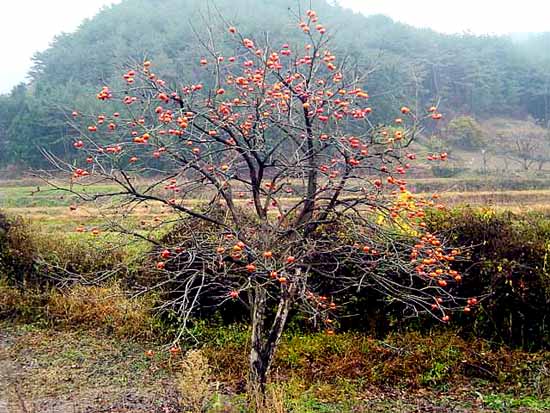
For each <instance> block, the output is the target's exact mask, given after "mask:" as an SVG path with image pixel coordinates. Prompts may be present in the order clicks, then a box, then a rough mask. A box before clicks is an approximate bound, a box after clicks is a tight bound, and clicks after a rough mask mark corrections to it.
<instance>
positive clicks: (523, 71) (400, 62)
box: [0, 0, 550, 167]
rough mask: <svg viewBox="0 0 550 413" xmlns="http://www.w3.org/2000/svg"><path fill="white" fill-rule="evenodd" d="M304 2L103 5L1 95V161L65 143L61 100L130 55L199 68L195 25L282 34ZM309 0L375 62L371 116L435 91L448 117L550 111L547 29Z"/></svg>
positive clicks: (337, 43)
mask: <svg viewBox="0 0 550 413" xmlns="http://www.w3.org/2000/svg"><path fill="white" fill-rule="evenodd" d="M306 3H308V5H309V2H305V1H296V0H275V1H274V0H270V1H267V0H231V1H229V0H217V1H213V2H211V3H209V4H210V6H208V5H205V2H204V1H202V0H169V1H160V0H124V1H122V2H121V3H120V4H118V5H114V6H111V7H109V8H105V9H103V10H102V11H101V12H100V13H98V14H97V15H96V16H95V17H94V18H92V19H89V20H87V21H85V22H83V23H82V24H81V26H80V27H79V28H78V30H77V31H76V32H74V33H71V34H60V35H59V36H57V37H56V39H55V41H54V42H53V43H52V45H51V46H50V47H49V48H48V49H47V50H44V51H43V52H40V53H37V54H36V55H35V57H34V66H33V69H32V70H31V72H30V84H29V85H27V86H25V85H21V86H19V87H17V88H15V89H14V90H13V92H12V93H11V94H10V95H7V96H1V97H0V165H4V166H5V165H8V164H22V165H27V166H34V167H39V166H44V165H45V161H44V159H43V157H42V155H41V154H40V152H39V151H37V150H36V149H37V148H39V147H47V148H48V149H50V150H53V151H54V152H56V153H63V152H64V151H66V150H67V148H66V143H65V142H64V141H63V139H62V138H63V136H64V135H66V134H67V130H66V126H65V121H64V117H63V111H64V110H69V109H71V108H72V107H75V106H79V107H82V106H83V105H84V104H87V103H88V102H87V100H86V99H87V96H90V95H91V94H90V92H93V91H94V90H96V88H97V87H98V86H100V85H103V84H105V83H112V81H113V80H115V79H118V73H119V72H120V68H121V67H122V66H123V65H124V64H126V63H129V62H132V61H141V60H142V59H143V58H144V57H147V58H149V59H152V60H154V61H155V64H156V65H157V66H159V67H160V69H159V71H160V72H162V73H163V75H164V78H166V79H168V80H174V81H176V80H179V81H182V80H184V79H196V78H198V77H199V76H200V75H199V73H198V72H197V71H196V69H195V63H196V61H197V59H199V58H200V56H201V54H202V53H203V52H202V47H201V45H200V42H199V40H198V36H199V37H200V36H204V35H205V33H206V32H207V28H208V27H212V28H213V30H214V33H215V32H216V30H219V29H220V30H221V29H223V27H220V24H219V16H223V17H224V18H225V19H226V20H228V21H230V22H232V23H233V24H235V25H238V26H239V29H240V30H241V32H242V33H243V34H246V35H249V36H250V37H254V36H261V35H262V33H269V38H270V41H271V42H272V44H274V45H276V44H279V43H281V42H292V41H293V40H294V39H295V38H296V37H293V36H296V35H297V34H299V31H296V30H292V29H293V28H292V27H289V23H288V21H289V15H290V16H293V14H294V13H295V12H296V11H298V10H299V9H300V8H305V6H306ZM313 3H314V7H315V9H316V10H317V11H318V13H319V15H320V16H322V18H323V22H324V23H325V24H326V25H327V26H328V27H330V29H331V33H335V34H334V38H333V43H334V49H336V50H337V51H339V54H340V55H347V56H348V59H349V60H350V61H351V62H353V64H355V65H356V66H357V68H358V70H360V71H362V72H366V71H370V70H373V72H372V74H371V75H370V76H369V78H368V80H367V84H366V85H365V86H366V87H367V88H368V90H369V94H370V95H371V97H372V101H373V103H372V104H373V105H375V106H376V107H377V109H378V110H377V113H376V116H375V121H379V122H386V121H388V120H391V119H393V118H394V117H395V116H396V109H398V108H399V107H400V105H402V104H403V103H405V104H413V103H416V102H418V104H419V105H430V104H432V103H433V102H435V101H437V100H439V99H440V100H441V105H440V107H441V110H442V111H443V112H444V113H445V114H446V117H447V118H452V117H453V116H454V115H459V114H471V115H474V116H475V117H477V118H490V117H506V116H511V117H515V118H525V117H526V116H528V115H529V116H532V117H533V118H534V119H536V120H538V121H540V122H541V123H543V124H544V123H547V122H548V120H549V119H550V103H549V102H550V71H549V68H550V56H549V55H548V52H547V50H546V49H547V48H546V47H545V45H546V44H547V42H546V40H547V39H548V34H540V35H531V36H525V37H521V38H520V39H518V38H507V37H491V36H482V37H477V36H473V35H467V34H465V35H443V34H440V33H436V32H434V31H431V30H427V29H416V28H413V27H411V26H407V25H404V24H401V23H396V22H394V21H392V20H391V19H390V18H388V17H385V16H371V17H365V16H362V15H359V14H355V13H353V12H351V11H350V10H346V9H343V8H341V7H339V6H333V5H329V4H328V3H327V2H325V1H324V0H316V1H314V2H313ZM219 47H220V48H222V49H223V44H222V45H219ZM92 95H93V93H92ZM89 104H92V103H91V102H90V103H89Z"/></svg>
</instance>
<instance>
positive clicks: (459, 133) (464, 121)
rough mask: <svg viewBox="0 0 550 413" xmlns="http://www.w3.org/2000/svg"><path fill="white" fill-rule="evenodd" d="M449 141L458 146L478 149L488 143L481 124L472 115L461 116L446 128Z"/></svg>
mask: <svg viewBox="0 0 550 413" xmlns="http://www.w3.org/2000/svg"><path fill="white" fill-rule="evenodd" d="M445 137H446V139H447V140H448V143H449V144H450V145H452V146H453V147H456V148H461V149H466V150H470V151H471V150H478V149H480V148H483V147H485V146H486V145H487V143H486V140H485V136H484V132H483V129H482V127H481V125H480V124H479V123H478V122H477V121H476V120H475V119H474V118H473V117H471V116H459V117H456V118H454V119H453V120H451V121H450V122H449V124H448V125H447V127H446V128H445Z"/></svg>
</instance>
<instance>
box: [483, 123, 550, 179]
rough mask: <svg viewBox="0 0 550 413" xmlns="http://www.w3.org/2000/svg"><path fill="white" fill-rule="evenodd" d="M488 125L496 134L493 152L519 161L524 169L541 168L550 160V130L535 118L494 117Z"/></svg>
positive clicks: (489, 129)
mask: <svg viewBox="0 0 550 413" xmlns="http://www.w3.org/2000/svg"><path fill="white" fill-rule="evenodd" d="M486 127H487V129H488V131H489V132H490V133H491V134H493V136H494V138H493V140H492V141H493V144H492V150H493V152H495V153H496V154H498V155H501V156H503V157H505V158H507V159H510V160H511V161H514V162H517V163H518V164H519V165H520V167H521V169H523V170H524V171H529V170H531V169H533V167H535V166H537V168H538V169H539V170H541V169H542V168H543V167H544V165H545V164H546V163H547V162H549V161H550V139H549V131H548V129H546V128H544V127H542V126H540V125H538V124H536V123H535V122H534V121H533V120H527V121H517V120H509V119H493V120H490V121H488V122H487V123H486Z"/></svg>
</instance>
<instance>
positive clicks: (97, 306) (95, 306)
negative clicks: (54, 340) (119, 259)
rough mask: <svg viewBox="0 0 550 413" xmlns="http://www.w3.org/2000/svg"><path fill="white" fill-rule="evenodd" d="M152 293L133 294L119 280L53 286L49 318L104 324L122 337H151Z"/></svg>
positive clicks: (68, 323) (69, 323)
mask: <svg viewBox="0 0 550 413" xmlns="http://www.w3.org/2000/svg"><path fill="white" fill-rule="evenodd" d="M153 304H154V303H153V299H152V298H151V297H139V298H130V297H128V296H127V294H126V293H125V292H124V291H123V290H122V289H121V287H120V285H119V284H118V283H112V284H109V285H105V286H82V285H76V286H73V287H72V288H68V289H64V290H52V292H51V293H50V295H49V297H48V302H47V306H46V312H47V315H48V319H50V320H51V321H52V322H54V323H56V324H61V325H64V326H81V327H87V328H101V329H104V330H107V331H109V332H113V333H115V334H117V335H119V336H123V337H141V338H148V337H151V336H153V333H154V331H153V330H154V327H155V323H154V319H153V318H154V317H153V314H152V308H153Z"/></svg>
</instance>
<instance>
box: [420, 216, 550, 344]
mask: <svg viewBox="0 0 550 413" xmlns="http://www.w3.org/2000/svg"><path fill="white" fill-rule="evenodd" d="M428 223H429V227H430V229H431V230H433V231H438V232H443V233H445V235H446V237H448V238H449V239H450V240H451V242H452V243H454V244H455V245H457V246H458V245H462V246H465V247H466V252H467V257H466V259H465V260H463V261H460V262H457V263H456V267H457V269H459V270H461V271H462V272H464V273H465V276H464V282H463V283H462V285H461V286H460V287H459V288H458V289H457V291H456V294H458V295H459V296H463V297H471V296H479V297H483V299H482V300H481V305H480V308H479V311H478V312H477V315H476V317H475V318H474V319H472V317H471V316H462V317H458V318H456V319H455V322H457V323H459V324H460V325H461V327H462V328H463V330H464V331H465V332H469V333H472V334H475V335H476V336H483V337H486V338H489V339H492V340H498V341H500V342H504V343H507V344H510V345H519V346H522V347H523V348H526V349H536V348H541V347H546V348H548V347H549V346H550V329H549V327H548V322H549V319H550V314H549V313H548V308H549V306H550V219H549V218H548V217H546V216H544V215H541V214H526V215H523V216H519V215H515V214H512V213H510V212H502V213H497V212H495V211H493V210H490V209H481V210H474V209H470V208H463V209H454V210H452V211H449V212H437V213H433V214H432V215H431V217H430V218H429V219H428Z"/></svg>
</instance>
